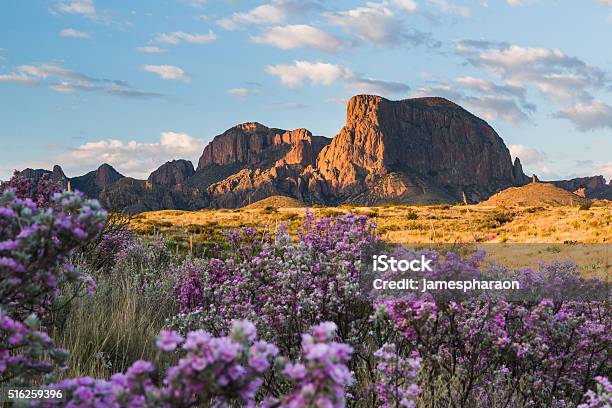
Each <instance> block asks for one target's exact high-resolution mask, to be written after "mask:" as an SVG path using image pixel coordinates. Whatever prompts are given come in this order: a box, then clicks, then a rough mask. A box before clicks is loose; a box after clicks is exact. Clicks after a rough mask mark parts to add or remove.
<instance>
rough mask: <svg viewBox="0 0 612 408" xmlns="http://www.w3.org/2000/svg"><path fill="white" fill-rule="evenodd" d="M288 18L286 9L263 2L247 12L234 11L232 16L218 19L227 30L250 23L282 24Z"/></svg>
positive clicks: (278, 3) (239, 27)
mask: <svg viewBox="0 0 612 408" xmlns="http://www.w3.org/2000/svg"><path fill="white" fill-rule="evenodd" d="M286 18H287V13H286V11H285V10H284V9H283V8H282V7H281V6H280V2H276V4H263V5H261V6H257V7H255V8H254V9H252V10H250V11H248V12H245V13H234V14H232V16H231V17H228V18H223V19H220V20H217V24H218V25H219V26H221V27H222V28H224V29H226V30H239V29H242V28H244V26H246V25H249V24H280V23H283V22H284V21H285V20H286Z"/></svg>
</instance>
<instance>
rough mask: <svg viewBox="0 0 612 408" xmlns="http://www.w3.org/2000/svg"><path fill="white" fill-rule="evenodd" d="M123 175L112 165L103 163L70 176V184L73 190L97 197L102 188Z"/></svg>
mask: <svg viewBox="0 0 612 408" xmlns="http://www.w3.org/2000/svg"><path fill="white" fill-rule="evenodd" d="M124 177H125V176H123V175H122V174H121V173H119V172H118V171H117V170H115V169H114V168H113V167H112V166H110V165H109V164H106V163H104V164H102V165H101V166H100V167H98V168H97V169H96V170H94V171H90V172H89V173H87V174H85V175H83V176H78V177H73V178H71V179H70V184H71V187H72V189H73V190H78V191H81V192H82V193H84V194H85V195H86V196H88V197H90V198H98V197H99V196H100V192H101V191H102V190H104V189H105V188H107V187H110V186H111V185H113V184H114V183H116V182H117V181H119V180H121V179H122V178H124Z"/></svg>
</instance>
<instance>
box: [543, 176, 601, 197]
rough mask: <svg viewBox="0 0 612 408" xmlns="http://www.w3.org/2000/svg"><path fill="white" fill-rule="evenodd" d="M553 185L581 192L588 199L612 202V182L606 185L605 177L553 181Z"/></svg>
mask: <svg viewBox="0 0 612 408" xmlns="http://www.w3.org/2000/svg"><path fill="white" fill-rule="evenodd" d="M551 183H552V184H554V185H555V186H557V187H561V188H563V189H565V190H568V191H572V192H577V191H579V192H581V193H582V194H584V197H586V198H590V199H594V198H595V199H604V200H612V180H610V183H609V184H606V179H605V178H604V177H603V176H592V177H578V178H573V179H571V180H559V181H552V182H551Z"/></svg>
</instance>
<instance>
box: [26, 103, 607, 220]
mask: <svg viewBox="0 0 612 408" xmlns="http://www.w3.org/2000/svg"><path fill="white" fill-rule="evenodd" d="M44 172H47V173H49V174H50V176H51V177H54V178H57V179H61V180H65V181H67V178H66V176H65V175H64V173H63V171H61V168H60V167H59V166H56V168H54V170H53V172H49V171H47V170H32V169H26V170H24V171H23V173H24V174H26V173H27V174H28V176H32V178H39V177H40V175H41V174H43V173H44ZM533 177H534V179H535V180H537V178H536V177H535V176H533ZM530 180H531V178H529V177H527V176H526V175H525V174H524V173H523V168H522V165H521V161H520V159H519V158H516V159H515V160H514V162H512V159H511V157H510V152H509V151H508V148H507V147H506V145H505V144H504V141H503V140H502V139H501V137H500V136H499V135H498V134H497V133H496V132H495V130H494V129H493V128H492V127H491V126H489V124H487V122H485V121H484V120H482V119H480V118H478V117H476V116H475V115H473V114H471V113H470V112H468V111H467V110H465V109H463V108H462V107H461V106H459V105H457V104H455V103H453V102H451V101H449V100H447V99H444V98H415V99H406V100H401V101H390V100H387V99H385V98H382V97H379V96H372V95H357V96H354V97H353V98H351V99H350V100H349V102H348V105H347V112H346V123H345V125H344V127H343V128H342V129H341V130H340V132H339V133H338V134H337V135H336V136H335V137H334V138H332V139H329V138H326V137H323V136H315V135H313V134H312V133H311V132H310V131H308V130H307V129H294V130H285V129H279V128H273V127H267V126H265V125H262V124H260V123H257V122H247V123H243V124H239V125H237V126H234V127H232V128H230V129H228V130H226V131H225V132H223V133H221V134H219V135H217V136H215V137H214V138H213V139H212V140H211V142H210V143H208V145H207V146H206V147H205V148H204V151H203V152H202V155H201V157H200V158H199V160H198V165H197V168H194V167H193V165H192V163H191V162H189V161H187V160H173V161H169V162H167V163H165V164H163V165H162V166H160V167H159V168H158V169H157V170H155V171H153V172H152V173H151V175H150V176H149V177H148V179H147V180H136V179H134V178H130V177H124V176H123V175H121V174H120V173H119V172H117V171H116V170H115V169H113V168H112V167H111V166H109V165H107V164H104V165H102V166H100V168H98V169H97V170H95V171H92V172H90V173H87V174H85V175H84V176H79V177H74V178H71V179H70V182H71V185H72V188H73V189H77V190H80V191H83V192H84V193H86V194H87V195H88V196H90V197H93V198H99V199H100V201H101V202H102V204H103V205H104V206H105V207H106V208H108V209H110V210H112V211H125V212H128V213H137V212H141V211H148V210H161V209H184V210H190V209H200V208H227V207H230V208H236V207H242V206H245V205H249V204H251V203H255V202H257V201H260V200H263V199H266V198H268V197H272V196H284V197H290V198H293V199H296V200H299V202H303V203H305V204H306V205H312V204H323V205H335V204H341V203H356V204H366V205H375V204H380V203H387V202H390V201H393V202H398V203H407V204H432V203H453V202H460V201H463V200H467V201H469V202H481V201H483V200H486V199H488V198H489V197H491V196H492V195H494V194H495V193H498V192H500V191H502V190H504V189H507V188H509V187H516V186H523V185H525V184H528V183H529V181H530ZM552 184H554V185H555V186H557V187H559V188H562V189H565V190H568V191H571V192H574V191H576V192H578V193H581V194H583V195H585V197H586V198H607V197H610V196H612V194H611V193H610V192H611V191H612V184H606V182H605V179H603V177H601V176H595V177H585V178H581V179H572V180H562V181H556V182H552ZM552 184H551V186H552Z"/></svg>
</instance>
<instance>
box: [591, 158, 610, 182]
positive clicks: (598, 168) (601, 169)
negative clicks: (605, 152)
mask: <svg viewBox="0 0 612 408" xmlns="http://www.w3.org/2000/svg"><path fill="white" fill-rule="evenodd" d="M593 172H594V173H595V174H601V175H602V176H604V177H605V178H606V180H610V181H612V161H609V162H607V163H597V164H596V165H595V167H594V169H593Z"/></svg>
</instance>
